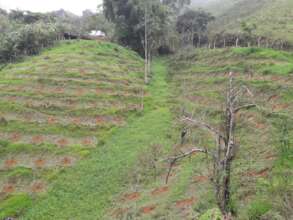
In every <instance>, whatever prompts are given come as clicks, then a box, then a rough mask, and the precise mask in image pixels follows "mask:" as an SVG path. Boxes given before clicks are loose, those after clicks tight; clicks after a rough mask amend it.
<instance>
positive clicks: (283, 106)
mask: <svg viewBox="0 0 293 220" xmlns="http://www.w3.org/2000/svg"><path fill="white" fill-rule="evenodd" d="M289 106H290V105H289V104H279V105H273V107H272V109H273V111H281V110H285V109H287V108H289Z"/></svg>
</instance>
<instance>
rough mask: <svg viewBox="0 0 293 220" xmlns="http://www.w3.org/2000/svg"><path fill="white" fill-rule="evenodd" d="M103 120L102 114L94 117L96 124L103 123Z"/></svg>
mask: <svg viewBox="0 0 293 220" xmlns="http://www.w3.org/2000/svg"><path fill="white" fill-rule="evenodd" d="M104 122H105V118H104V117H102V116H97V117H96V124H97V125H99V124H103V123H104Z"/></svg>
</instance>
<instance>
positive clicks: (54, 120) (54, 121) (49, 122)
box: [48, 116, 57, 124]
mask: <svg viewBox="0 0 293 220" xmlns="http://www.w3.org/2000/svg"><path fill="white" fill-rule="evenodd" d="M56 121H57V120H56V118H54V117H53V116H50V117H49V118H48V124H55V123H56Z"/></svg>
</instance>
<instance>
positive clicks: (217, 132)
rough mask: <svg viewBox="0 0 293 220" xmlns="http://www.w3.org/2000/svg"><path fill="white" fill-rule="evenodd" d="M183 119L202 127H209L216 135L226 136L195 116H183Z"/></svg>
mask: <svg viewBox="0 0 293 220" xmlns="http://www.w3.org/2000/svg"><path fill="white" fill-rule="evenodd" d="M182 121H185V122H189V123H192V124H194V125H196V126H199V127H201V128H204V129H207V130H208V131H210V132H211V133H212V134H213V135H215V136H216V137H222V138H224V135H222V134H221V133H220V132H219V131H218V130H217V129H215V128H213V127H212V126H211V125H209V124H207V123H205V122H202V121H200V120H197V119H194V118H189V117H183V118H182Z"/></svg>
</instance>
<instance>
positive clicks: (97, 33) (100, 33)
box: [89, 30, 106, 37]
mask: <svg viewBox="0 0 293 220" xmlns="http://www.w3.org/2000/svg"><path fill="white" fill-rule="evenodd" d="M89 35H90V36H91V37H106V34H105V33H104V32H103V31H100V30H92V31H91V32H90V34H89Z"/></svg>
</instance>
